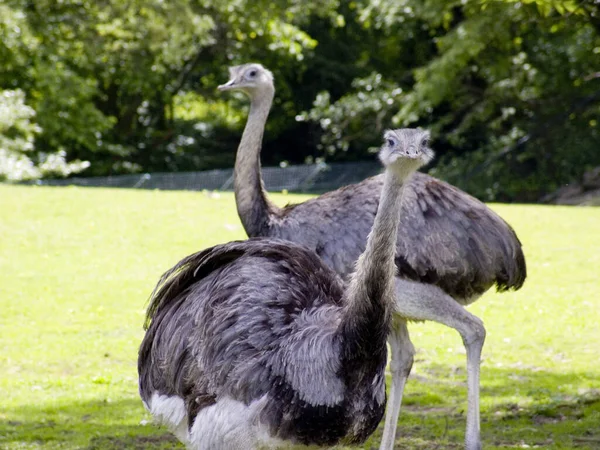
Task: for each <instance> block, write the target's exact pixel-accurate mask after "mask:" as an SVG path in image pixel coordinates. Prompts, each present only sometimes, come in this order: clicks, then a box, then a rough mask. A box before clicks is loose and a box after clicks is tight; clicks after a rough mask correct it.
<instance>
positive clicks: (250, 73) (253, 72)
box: [248, 70, 256, 78]
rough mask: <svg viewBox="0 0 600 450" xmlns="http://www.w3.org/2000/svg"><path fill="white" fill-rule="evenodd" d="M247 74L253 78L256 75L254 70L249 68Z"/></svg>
mask: <svg viewBox="0 0 600 450" xmlns="http://www.w3.org/2000/svg"><path fill="white" fill-rule="evenodd" d="M248 76H249V77H250V78H254V77H255V76H256V70H251V71H250V72H248Z"/></svg>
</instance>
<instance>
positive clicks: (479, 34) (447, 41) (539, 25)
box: [307, 0, 600, 200]
mask: <svg viewBox="0 0 600 450" xmlns="http://www.w3.org/2000/svg"><path fill="white" fill-rule="evenodd" d="M359 20H361V21H362V23H363V26H364V27H365V28H371V27H375V28H378V29H381V30H383V31H384V33H391V32H393V31H396V30H400V32H399V35H398V39H397V40H396V43H397V47H396V48H397V49H398V51H399V52H401V53H403V52H406V51H412V49H411V48H406V47H404V45H403V44H404V43H405V42H410V36H411V35H414V34H415V33H418V32H419V30H427V31H428V34H429V36H427V37H425V36H423V35H421V39H424V40H428V41H429V42H430V43H431V44H432V46H430V47H427V46H421V50H423V51H426V52H427V55H426V56H425V57H422V56H421V58H422V59H424V60H425V62H424V63H421V64H419V63H416V64H413V65H407V66H405V67H398V66H396V65H391V64H390V65H388V66H387V67H382V68H381V70H380V71H379V76H380V77H381V79H385V80H393V79H394V78H396V80H398V81H396V82H395V83H394V82H391V84H386V85H382V86H378V85H376V84H375V85H374V84H373V83H368V84H366V85H365V86H364V87H360V86H359V85H357V84H356V83H355V84H354V85H353V89H352V90H350V92H348V93H345V94H344V95H343V96H342V97H340V98H338V99H335V100H336V101H334V102H330V101H329V100H328V98H327V97H326V96H324V95H321V96H319V97H318V98H317V100H316V101H315V104H314V106H313V109H312V110H311V111H310V112H309V113H308V115H307V116H308V117H309V118H310V119H312V120H314V121H317V122H318V123H319V124H320V125H321V128H322V129H323V130H324V132H325V133H324V135H323V137H322V139H321V141H322V143H323V145H324V147H326V148H327V149H328V150H331V149H332V144H333V147H334V148H338V149H342V150H348V149H349V151H350V152H353V151H359V150H358V149H361V148H364V147H365V143H369V144H370V145H374V144H375V143H378V142H379V139H380V135H381V129H382V126H381V117H384V118H388V117H389V118H390V120H389V121H387V120H386V122H389V123H386V124H385V125H383V127H388V126H390V125H391V124H393V125H394V126H415V125H420V126H424V127H427V128H430V129H432V131H433V134H434V137H435V140H436V141H437V142H436V143H435V144H436V149H437V150H438V155H439V157H440V158H439V160H440V163H439V165H438V167H437V169H436V172H435V173H436V174H438V175H440V176H442V177H444V178H447V179H449V180H450V181H453V182H455V183H457V184H459V185H461V186H463V187H466V188H468V189H469V190H471V191H472V192H474V193H475V194H477V195H478V196H480V197H485V198H488V199H494V198H502V199H505V200H508V199H516V198H520V199H521V200H535V199H537V198H539V196H540V195H541V194H542V193H544V192H547V191H549V190H552V189H555V188H556V187H558V186H559V185H560V184H561V183H565V182H568V181H569V180H572V179H573V178H574V177H577V176H580V175H581V173H582V171H583V169H585V168H586V166H587V167H589V166H593V165H598V164H600V153H598V152H597V148H598V145H599V144H600V135H599V132H598V127H597V123H598V118H599V115H600V107H599V103H600V85H599V82H600V79H599V77H598V73H600V58H594V57H593V56H592V55H596V54H600V36H599V30H600V10H599V9H598V8H597V7H596V6H593V5H590V4H587V3H585V2H584V3H576V2H571V1H567V2H554V1H552V2H551V1H537V2H532V1H530V2H524V3H521V2H514V1H493V2H492V1H489V2H483V3H482V2H477V1H469V2H445V1H429V2H424V3H422V2H411V1H405V2H388V1H382V0H372V1H370V2H366V3H365V4H364V5H363V10H362V13H361V15H360V19H359ZM399 69H400V71H399ZM407 79H408V80H409V81H408V82H407V83H403V82H402V81H403V80H407ZM394 87H397V88H402V89H403V94H402V95H397V96H393V97H391V99H392V101H391V102H390V101H389V100H390V92H391V91H393V89H394ZM323 99H326V100H327V101H323ZM374 105H375V106H374ZM340 129H341V130H344V132H343V133H337V131H338V130H340ZM520 140H521V141H520Z"/></svg>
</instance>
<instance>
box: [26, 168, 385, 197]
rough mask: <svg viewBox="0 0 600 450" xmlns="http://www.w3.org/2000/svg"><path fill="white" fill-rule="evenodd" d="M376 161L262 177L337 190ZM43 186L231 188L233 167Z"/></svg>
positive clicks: (289, 186) (295, 188)
mask: <svg viewBox="0 0 600 450" xmlns="http://www.w3.org/2000/svg"><path fill="white" fill-rule="evenodd" d="M381 170H382V169H381V165H380V164H378V163H376V162H359V163H332V164H326V163H320V164H307V165H298V166H287V167H264V168H263V169H262V176H263V180H264V183H265V187H266V189H267V190H269V191H282V190H287V191H290V192H310V193H320V192H325V191H330V190H333V189H337V188H339V187H341V186H345V185H348V184H352V183H358V182H360V181H362V180H364V179H365V178H368V177H370V176H373V175H377V174H378V173H380V172H381ZM35 183H36V184H41V185H45V186H90V187H114V188H133V189H164V190H188V191H201V190H204V189H206V190H219V191H227V190H232V189H233V169H217V170H206V171H201V172H173V173H144V174H136V175H115V176H108V177H89V178H77V177H74V178H67V179H63V180H38V181H36V182H35Z"/></svg>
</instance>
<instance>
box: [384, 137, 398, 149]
mask: <svg viewBox="0 0 600 450" xmlns="http://www.w3.org/2000/svg"><path fill="white" fill-rule="evenodd" d="M386 142H387V145H389V146H390V147H393V146H394V145H396V141H395V140H393V139H389V138H388V139H387V141H386Z"/></svg>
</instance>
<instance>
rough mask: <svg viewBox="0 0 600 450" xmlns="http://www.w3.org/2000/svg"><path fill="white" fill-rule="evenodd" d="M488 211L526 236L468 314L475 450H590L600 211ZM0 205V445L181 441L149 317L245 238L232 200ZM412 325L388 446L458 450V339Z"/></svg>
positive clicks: (78, 196)
mask: <svg viewBox="0 0 600 450" xmlns="http://www.w3.org/2000/svg"><path fill="white" fill-rule="evenodd" d="M306 198H307V196H296V195H293V196H292V195H286V196H284V195H273V200H274V201H275V202H277V203H278V204H280V205H283V204H285V203H288V202H298V201H302V200H304V199H306ZM491 206H492V208H493V209H494V210H496V211H497V212H498V213H499V214H500V215H501V216H502V217H504V218H505V219H506V220H507V221H508V222H509V223H511V225H513V227H514V228H515V230H516V232H517V233H518V235H519V237H520V239H521V240H522V242H523V244H524V246H525V247H524V248H525V252H526V256H527V263H528V272H529V276H528V279H527V281H526V282H525V285H524V287H523V288H522V290H520V291H518V292H509V293H503V294H498V293H495V292H489V293H487V294H485V295H484V297H483V298H481V299H480V300H478V301H477V302H476V303H475V304H473V305H472V306H471V307H469V310H470V311H472V312H473V313H474V314H476V315H477V316H479V317H481V318H482V320H483V321H484V322H485V324H486V328H487V330H488V334H487V338H486V343H485V347H484V351H483V364H482V370H481V380H482V390H481V411H482V424H481V428H482V436H483V442H484V447H485V448H486V449H496V448H498V449H500V448H503V449H506V448H523V447H525V446H526V445H527V446H529V447H532V448H533V447H535V446H538V447H539V448H544V449H549V450H558V449H573V448H578V449H592V448H597V442H598V440H600V432H599V429H598V423H599V421H600V393H599V392H598V379H599V377H600V367H599V366H598V358H597V356H598V342H599V341H600V327H598V323H599V321H600V308H599V307H598V299H600V285H599V284H598V270H597V268H598V266H599V265H600V252H598V251H597V248H598V242H597V238H596V236H597V229H598V223H599V221H600V209H598V208H570V207H540V206H522V205H521V206H519V205H491ZM0 211H3V212H4V211H10V214H0V246H1V248H2V251H0V310H1V311H2V314H1V315H0V347H1V348H2V352H0V398H1V399H2V407H1V408H0V448H2V449H6V450H13V449H14V450H16V449H46V450H53V449H62V450H66V449H69V450H71V449H72V450H75V449H86V450H92V449H95V450H115V449H123V450H125V449H128V450H129V449H140V450H142V449H148V448H152V449H154V448H156V449H169V448H170V449H172V448H183V447H180V446H179V445H177V444H175V443H174V441H173V439H172V438H171V437H170V435H169V434H168V432H167V431H166V429H164V428H162V427H157V426H155V425H153V424H152V423H151V421H150V417H149V415H148V414H147V413H146V412H145V410H144V408H143V406H142V404H141V401H140V399H139V395H138V389H137V372H136V359H137V349H138V346H139V343H140V342H141V339H142V336H143V329H142V323H143V320H144V310H145V307H146V306H147V303H146V302H147V299H148V296H149V294H150V292H151V290H152V288H153V287H154V284H155V283H156V282H157V281H158V279H159V277H160V275H161V274H162V273H163V272H164V271H165V270H167V269H168V268H169V267H171V266H172V265H173V264H174V263H175V262H177V261H178V260H179V259H180V258H182V257H183V256H185V255H188V254H190V253H192V252H194V251H197V250H200V249H201V248H205V247H208V246H210V245H214V244H217V243H220V242H226V241H230V240H234V239H241V238H243V237H244V232H243V229H242V227H241V225H240V222H239V219H238V217H237V213H236V211H235V202H234V199H233V194H231V193H211V194H210V195H207V194H203V193H200V192H165V191H162V192H161V191H135V190H125V189H89V188H88V189H84V188H48V187H36V186H6V185H0ZM141 218H143V220H141ZM573 230H577V232H575V233H574V232H573ZM565 236H569V238H568V241H567V240H565ZM410 331H411V336H412V340H413V342H414V345H415V347H416V349H417V355H416V358H415V364H414V366H413V371H412V376H411V378H410V379H409V381H408V383H407V386H406V391H405V401H404V407H403V409H402V414H401V415H400V420H399V431H398V439H397V448H398V449H408V450H416V449H420V450H423V449H431V450H433V449H440V448H443V449H457V450H458V449H461V448H464V444H463V440H464V427H465V410H466V406H467V402H466V370H465V354H464V347H463V344H462V341H461V339H460V336H459V335H458V334H457V333H456V331H454V330H452V329H450V328H448V327H444V326H442V325H438V324H434V323H431V322H427V323H413V324H411V325H410ZM382 427H383V425H381V426H380V427H379V430H378V431H377V434H376V436H375V437H374V438H372V439H371V441H370V442H369V443H367V444H365V445H364V446H363V448H366V449H370V448H373V447H375V448H376V447H377V444H378V438H379V436H380V433H381V429H382Z"/></svg>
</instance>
